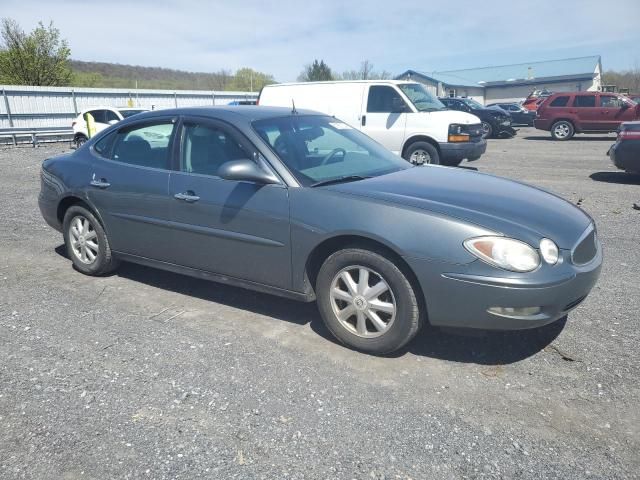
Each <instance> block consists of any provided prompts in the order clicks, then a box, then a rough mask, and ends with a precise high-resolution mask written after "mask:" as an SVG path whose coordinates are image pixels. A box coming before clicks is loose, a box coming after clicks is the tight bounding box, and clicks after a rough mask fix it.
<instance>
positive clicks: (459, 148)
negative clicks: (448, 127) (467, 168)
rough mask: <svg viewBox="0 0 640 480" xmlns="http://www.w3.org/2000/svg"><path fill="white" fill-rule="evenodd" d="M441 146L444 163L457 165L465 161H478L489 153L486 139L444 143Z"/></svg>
mask: <svg viewBox="0 0 640 480" xmlns="http://www.w3.org/2000/svg"><path fill="white" fill-rule="evenodd" d="M439 146H440V153H441V156H442V159H443V160H444V162H443V163H455V162H460V161H462V160H464V159H467V160H469V161H473V160H477V159H479V158H480V157H481V156H482V154H483V153H484V152H486V151H487V141H486V140H485V139H484V138H481V139H479V140H476V141H471V142H461V143H453V142H442V143H440V144H439Z"/></svg>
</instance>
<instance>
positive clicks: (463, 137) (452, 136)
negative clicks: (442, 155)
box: [448, 123, 471, 143]
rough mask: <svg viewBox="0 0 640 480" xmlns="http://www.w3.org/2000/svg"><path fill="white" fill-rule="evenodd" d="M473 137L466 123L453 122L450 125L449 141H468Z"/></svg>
mask: <svg viewBox="0 0 640 480" xmlns="http://www.w3.org/2000/svg"><path fill="white" fill-rule="evenodd" d="M470 139H471V136H470V135H469V131H468V130H467V127H466V126H465V125H458V124H456V123H452V124H451V125H449V137H448V140H449V142H452V143H453V142H468V141H469V140H470Z"/></svg>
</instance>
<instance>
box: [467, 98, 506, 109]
mask: <svg viewBox="0 0 640 480" xmlns="http://www.w3.org/2000/svg"><path fill="white" fill-rule="evenodd" d="M461 100H462V101H463V102H464V103H466V104H467V105H469V106H470V107H471V108H476V109H478V108H484V106H482V105H480V104H479V103H478V102H476V101H475V100H474V99H472V98H462V99H461ZM498 108H500V107H498Z"/></svg>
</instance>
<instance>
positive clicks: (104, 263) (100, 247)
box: [62, 205, 117, 275]
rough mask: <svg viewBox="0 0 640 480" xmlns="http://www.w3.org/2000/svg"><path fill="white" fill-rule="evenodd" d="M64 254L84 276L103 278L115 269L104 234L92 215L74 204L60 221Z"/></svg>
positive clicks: (115, 265) (114, 261)
mask: <svg viewBox="0 0 640 480" xmlns="http://www.w3.org/2000/svg"><path fill="white" fill-rule="evenodd" d="M62 231H63V235H64V242H65V245H66V247H67V254H68V255H69V258H70V259H71V261H72V262H73V265H74V266H75V267H76V269H77V270H79V271H80V272H82V273H84V274H85V275H104V274H106V273H109V272H111V271H113V270H114V269H115V268H116V267H117V261H116V260H115V259H114V258H113V255H112V252H111V247H110V245H109V240H108V239H107V235H106V233H105V231H104V229H103V228H102V225H101V224H100V222H99V221H98V219H97V218H96V217H95V215H94V214H93V213H92V212H90V211H89V210H88V209H86V208H84V207H82V206H80V205H74V206H72V207H70V208H69V209H68V210H67V211H66V213H65V215H64V221H63V230H62Z"/></svg>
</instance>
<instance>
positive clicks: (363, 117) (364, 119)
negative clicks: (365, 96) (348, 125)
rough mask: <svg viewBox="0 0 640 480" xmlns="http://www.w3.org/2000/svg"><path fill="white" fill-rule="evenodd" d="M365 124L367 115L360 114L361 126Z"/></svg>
mask: <svg viewBox="0 0 640 480" xmlns="http://www.w3.org/2000/svg"><path fill="white" fill-rule="evenodd" d="M366 125H367V116H366V115H362V126H363V127H364V126H366Z"/></svg>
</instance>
